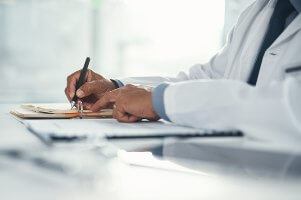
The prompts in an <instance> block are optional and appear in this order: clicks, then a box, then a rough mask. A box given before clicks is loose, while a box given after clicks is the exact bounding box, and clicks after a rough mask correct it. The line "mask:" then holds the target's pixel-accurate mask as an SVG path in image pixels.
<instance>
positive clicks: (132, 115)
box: [91, 85, 159, 122]
mask: <svg viewBox="0 0 301 200" xmlns="http://www.w3.org/2000/svg"><path fill="white" fill-rule="evenodd" d="M112 105H113V117H114V118H115V119H117V120H118V121H120V122H136V121H139V120H141V119H148V120H151V121H155V120H158V119H159V116H158V115H157V114H156V112H155V111H154V108H153V104H152V92H151V89H150V88H143V87H137V86H133V85H126V86H125V87H123V88H119V89H116V90H113V91H110V92H107V93H106V94H105V95H103V96H102V98H100V99H99V100H98V101H97V102H96V103H95V104H94V105H93V106H92V107H91V110H92V111H98V110H100V109H102V108H107V107H110V106H112Z"/></svg>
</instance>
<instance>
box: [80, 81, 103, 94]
mask: <svg viewBox="0 0 301 200" xmlns="http://www.w3.org/2000/svg"><path fill="white" fill-rule="evenodd" d="M98 86H99V85H98V84H97V81H91V82H86V83H84V84H83V85H82V86H81V87H80V88H79V89H78V90H77V91H76V96H77V97H79V98H83V97H86V96H89V95H91V94H93V93H96V92H97V91H98V90H99V87H98Z"/></svg>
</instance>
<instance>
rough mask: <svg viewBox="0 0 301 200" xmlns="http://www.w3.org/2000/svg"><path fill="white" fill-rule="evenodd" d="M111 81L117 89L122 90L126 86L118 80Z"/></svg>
mask: <svg viewBox="0 0 301 200" xmlns="http://www.w3.org/2000/svg"><path fill="white" fill-rule="evenodd" d="M110 80H111V81H112V82H113V83H114V85H115V86H116V87H117V88H121V87H123V86H124V84H123V83H122V82H121V81H120V80H118V79H110Z"/></svg>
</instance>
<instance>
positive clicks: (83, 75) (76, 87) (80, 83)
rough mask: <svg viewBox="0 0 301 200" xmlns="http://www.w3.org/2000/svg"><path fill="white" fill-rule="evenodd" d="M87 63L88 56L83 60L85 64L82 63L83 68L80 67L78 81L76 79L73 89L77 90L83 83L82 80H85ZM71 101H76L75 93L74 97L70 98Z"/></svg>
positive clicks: (88, 60)
mask: <svg viewBox="0 0 301 200" xmlns="http://www.w3.org/2000/svg"><path fill="white" fill-rule="evenodd" d="M89 63H90V58H89V57H87V58H86V61H85V64H84V67H83V69H82V70H81V72H80V76H79V79H78V81H77V82H76V84H75V91H77V90H78V89H79V88H80V87H81V86H82V85H83V84H84V82H85V77H86V74H87V71H88V66H89ZM72 101H77V96H76V94H75V95H74V97H73V98H72Z"/></svg>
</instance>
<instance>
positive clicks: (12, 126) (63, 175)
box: [0, 104, 301, 200]
mask: <svg viewBox="0 0 301 200" xmlns="http://www.w3.org/2000/svg"><path fill="white" fill-rule="evenodd" d="M14 106H15V105H6V104H0V135H1V136H0V199H24V200H26V199H29V200H34V199H57V200H59V199H62V200H68V199H72V200H74V199H75V200H76V199H114V200H118V199H126V200H128V199H139V200H140V199H152V200H153V199H233V200H234V199H242V198H243V199H286V200H287V199H300V196H301V190H300V185H301V178H300V177H297V178H295V179H294V180H292V179H291V178H287V177H281V176H275V177H274V178H273V177H269V178H268V179H265V178H262V179H261V178H260V176H259V175H258V174H256V175H254V176H252V175H250V176H249V177H248V176H241V174H240V175H237V174H236V173H235V171H231V170H226V171H225V172H226V173H224V174H223V172H222V171H221V168H222V167H223V165H224V166H225V168H226V165H228V164H229V163H220V164H218V166H216V163H215V164H214V163H210V164H209V165H208V162H204V159H206V158H205V157H198V156H199V155H200V154H197V153H195V154H196V155H194V154H193V152H196V151H197V149H199V148H205V147H211V146H212V145H213V146H214V145H218V146H220V147H221V148H224V147H225V148H227V147H231V146H233V145H236V146H243V147H244V148H247V147H248V148H251V149H252V148H254V145H252V144H253V143H254V142H250V143H248V142H246V141H245V140H244V139H227V138H225V139H223V138H220V139H197V140H185V141H180V142H179V141H173V140H172V139H170V140H165V141H163V140H145V141H141V140H139V141H138V140H127V141H115V144H116V145H117V146H119V147H121V148H125V149H126V150H133V149H149V148H152V147H153V146H155V145H158V144H162V143H164V146H163V147H164V148H163V150H162V151H163V154H164V156H167V157H168V156H171V157H173V156H174V155H172V154H179V155H180V156H182V158H187V157H189V156H190V157H191V158H193V159H195V158H200V159H199V160H198V159H195V160H194V161H190V160H189V161H188V160H185V159H182V158H181V159H170V161H171V162H170V161H168V160H162V161H160V160H159V161H158V163H157V164H158V165H164V166H173V167H176V169H177V167H179V165H180V166H181V167H179V169H180V168H181V169H182V168H185V169H192V170H194V171H192V170H191V171H190V172H183V171H177V170H162V169H156V168H152V167H145V166H144V167H141V166H135V165H139V162H140V161H141V162H142V165H144V164H143V163H146V166H147V165H148V164H147V163H148V156H149V155H150V154H147V153H132V154H133V155H134V156H133V158H132V157H130V159H129V160H131V159H132V160H134V161H133V162H131V161H130V162H131V164H132V165H129V164H126V162H123V161H121V159H120V158H106V157H105V156H103V155H102V153H101V152H100V151H96V150H95V147H94V146H93V145H88V144H65V145H58V146H55V147H48V146H46V145H45V144H43V143H42V142H41V141H40V140H39V139H38V138H37V137H36V136H34V135H33V134H31V133H30V132H29V131H28V130H26V129H25V127H24V126H23V125H22V124H21V123H20V122H18V121H17V120H16V119H15V118H14V117H12V116H11V115H10V114H9V110H10V109H11V108H13V107H14ZM259 146H260V145H259ZM263 146H266V145H263ZM207 149H208V148H207ZM207 149H206V150H207ZM212 149H215V148H209V150H210V151H209V150H208V152H210V153H212V155H218V156H220V154H217V153H216V152H214V151H212ZM255 149H256V148H255ZM267 149H269V148H267ZM271 149H272V148H271ZM183 150H185V152H186V153H181V152H183ZM201 150H202V149H201ZM220 151H224V150H223V149H220ZM279 151H280V150H279ZM200 152H204V149H203V150H202V151H200ZM125 154H127V153H125ZM144 155H146V156H145V157H144ZM246 155H248V154H246ZM129 156H131V154H129ZM218 156H216V157H215V159H217V160H218V159H219V157H218ZM225 156H227V155H225ZM135 159H136V160H138V162H136V161H135ZM154 159H155V158H154ZM222 160H223V159H222ZM230 160H231V159H230ZM215 161H216V160H215ZM232 161H233V160H232ZM191 166H195V167H194V168H193V167H191ZM211 166H213V167H211ZM208 168H210V170H208V171H207V170H206V169H208ZM201 169H204V170H201ZM215 169H216V170H215ZM230 169H233V168H230ZM184 171H185V170H184ZM187 171H188V170H187ZM247 174H250V173H247Z"/></svg>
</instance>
